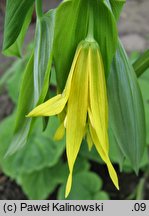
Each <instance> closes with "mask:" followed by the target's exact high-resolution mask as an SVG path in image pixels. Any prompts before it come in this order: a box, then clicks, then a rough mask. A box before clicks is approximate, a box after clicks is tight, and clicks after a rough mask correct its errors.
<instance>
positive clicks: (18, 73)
mask: <svg viewBox="0 0 149 216" xmlns="http://www.w3.org/2000/svg"><path fill="white" fill-rule="evenodd" d="M27 61H28V56H26V57H25V58H23V59H18V60H17V61H16V62H15V63H14V64H13V65H12V67H11V68H10V69H9V71H8V73H9V75H10V77H8V76H7V80H6V88H7V92H8V95H9V97H10V98H11V100H12V101H13V102H14V103H15V104H17V102H18V97H19V90H20V83H21V81H22V75H23V70H24V67H25V65H26V63H27ZM6 73H7V71H6Z"/></svg>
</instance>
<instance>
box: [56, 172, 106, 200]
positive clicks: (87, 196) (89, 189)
mask: <svg viewBox="0 0 149 216" xmlns="http://www.w3.org/2000/svg"><path fill="white" fill-rule="evenodd" d="M101 187H102V180H101V179H100V177H99V176H98V175H96V174H94V173H92V172H89V171H88V172H87V171H84V172H79V173H77V174H76V175H74V177H73V183H72V189H71V192H70V194H69V196H68V198H67V200H92V199H94V198H96V195H97V194H98V193H99V191H100V189H101ZM64 194H65V185H62V186H61V187H60V189H59V191H58V199H65V197H64Z"/></svg>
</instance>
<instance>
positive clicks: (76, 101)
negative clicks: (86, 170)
mask: <svg viewBox="0 0 149 216" xmlns="http://www.w3.org/2000/svg"><path fill="white" fill-rule="evenodd" d="M87 54H88V51H87V49H85V48H84V49H83V50H82V51H81V53H80V56H79V58H78V61H77V64H76V67H75V71H74V76H73V79H72V85H71V91H70V95H69V100H68V106H67V107H68V110H67V122H66V152H67V158H68V165H69V171H70V174H69V177H68V180H67V185H66V194H65V195H66V197H67V196H68V194H69V192H70V189H71V184H72V172H73V167H74V163H75V160H76V157H77V155H78V152H79V149H80V145H81V142H82V139H83V136H84V133H85V129H86V116H87V105H88V65H87Z"/></svg>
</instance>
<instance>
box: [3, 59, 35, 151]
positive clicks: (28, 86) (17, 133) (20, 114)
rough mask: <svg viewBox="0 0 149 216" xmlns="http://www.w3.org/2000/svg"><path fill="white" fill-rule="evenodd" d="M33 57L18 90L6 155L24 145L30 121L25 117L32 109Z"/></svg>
mask: <svg viewBox="0 0 149 216" xmlns="http://www.w3.org/2000/svg"><path fill="white" fill-rule="evenodd" d="M33 57H34V56H33V55H31V58H30V60H29V62H28V64H27V67H26V69H25V72H24V75H23V78H22V84H21V89H20V95H19V101H18V109H17V117H16V120H15V129H14V136H13V140H12V143H11V145H10V147H9V149H8V151H7V155H9V154H13V153H14V152H16V151H17V150H18V149H19V148H22V147H23V146H24V144H25V143H26V140H27V136H28V132H29V129H30V124H31V119H29V118H26V117H25V116H26V115H27V113H28V112H29V111H30V110H31V109H32V107H33V99H34V91H33V85H34V84H33V83H34V82H33Z"/></svg>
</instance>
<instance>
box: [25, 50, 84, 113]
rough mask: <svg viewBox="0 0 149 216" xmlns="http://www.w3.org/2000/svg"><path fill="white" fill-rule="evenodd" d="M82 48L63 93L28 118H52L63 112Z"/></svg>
mask: <svg viewBox="0 0 149 216" xmlns="http://www.w3.org/2000/svg"><path fill="white" fill-rule="evenodd" d="M81 48H82V47H81V46H79V47H78V48H77V51H76V54H75V57H74V60H73V63H72V66H71V69H70V73H69V76H68V79H67V82H66V86H65V88H64V91H63V93H62V94H58V95H57V96H55V97H53V98H51V99H49V100H48V101H46V102H45V103H43V104H40V105H39V106H37V107H36V108H35V109H33V110H32V111H31V112H30V113H29V114H28V115H27V116H26V117H33V116H52V115H57V114H59V113H61V112H62V110H63V109H64V107H65V105H66V103H67V100H68V97H69V93H70V88H71V81H72V77H73V72H74V69H75V66H76V62H77V59H78V57H79V54H80V50H81Z"/></svg>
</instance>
